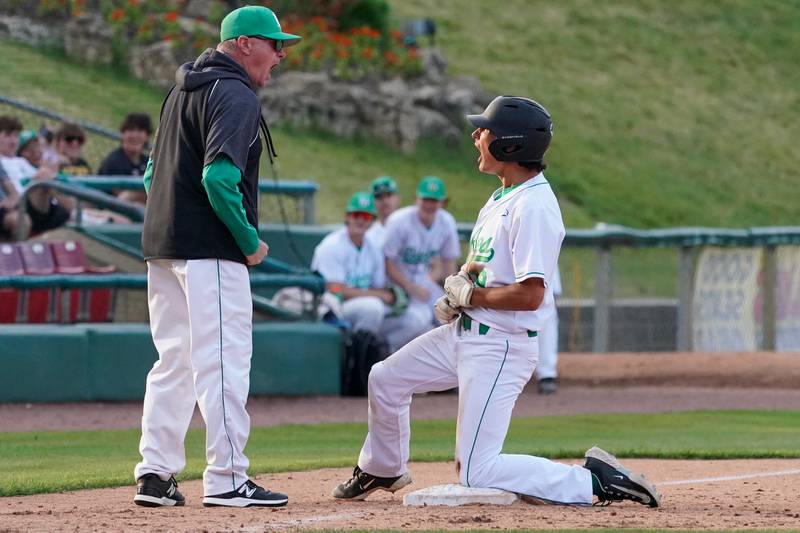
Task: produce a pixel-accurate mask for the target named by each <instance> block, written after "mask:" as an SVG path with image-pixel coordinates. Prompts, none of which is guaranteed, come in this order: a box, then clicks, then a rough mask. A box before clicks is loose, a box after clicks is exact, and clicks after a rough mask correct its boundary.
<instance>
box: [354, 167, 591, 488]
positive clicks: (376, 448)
mask: <svg viewBox="0 0 800 533" xmlns="http://www.w3.org/2000/svg"><path fill="white" fill-rule="evenodd" d="M564 233H565V232H564V225H563V223H562V221H561V213H560V211H559V208H558V203H557V202H556V199H555V196H554V195H553V192H552V190H551V189H550V186H549V184H548V183H547V180H545V179H544V176H542V175H541V174H539V175H537V176H536V177H535V178H533V179H531V180H528V181H527V182H525V183H523V184H521V185H519V186H518V187H515V188H513V189H509V190H505V191H503V190H500V191H498V192H497V193H496V194H495V195H493V197H492V198H491V199H490V200H489V201H488V202H487V204H486V206H485V207H484V208H483V210H481V213H480V215H479V217H478V224H477V225H476V227H475V231H473V234H472V240H471V244H472V253H471V259H473V260H476V261H482V262H483V263H485V264H486V266H487V267H488V270H486V274H483V275H482V284H484V285H485V286H489V287H498V286H501V285H508V284H509V283H514V282H517V281H522V280H525V279H527V278H530V277H541V278H544V280H545V282H546V283H547V284H548V285H549V284H550V279H551V275H552V273H553V272H554V269H555V268H556V260H557V259H558V252H559V248H560V246H561V241H562V239H563V238H564ZM388 243H389V241H388V240H387V246H388ZM546 292H547V293H548V297H547V299H546V301H545V302H544V303H543V304H542V307H541V308H540V309H539V310H537V311H529V312H513V311H490V310H488V309H482V308H471V309H468V312H469V314H470V315H472V317H473V321H472V322H473V323H472V324H471V325H470V326H469V327H467V324H466V323H465V321H464V319H463V318H461V319H459V320H457V321H454V322H452V323H450V324H446V325H444V326H441V327H439V328H436V329H434V330H432V331H429V332H428V333H426V334H424V335H422V336H420V337H417V338H416V339H414V340H413V341H411V342H409V343H408V344H407V345H405V346H404V347H403V348H401V349H400V350H398V351H397V352H395V353H394V354H392V356H390V357H389V358H387V359H386V360H384V361H381V362H380V363H377V364H376V365H375V366H373V367H372V371H371V373H370V376H369V400H370V403H369V414H368V416H369V418H368V423H369V433H368V434H367V437H366V439H365V440H364V445H363V447H362V448H361V454H360V456H359V460H358V466H359V467H360V468H361V469H362V470H364V471H365V472H369V473H370V474H372V475H375V476H382V477H393V476H399V475H401V474H403V473H404V472H406V471H407V469H408V459H409V440H410V436H411V424H410V421H411V416H410V405H411V397H412V394H415V393H424V392H430V391H441V390H447V389H450V388H453V387H458V389H459V391H458V394H459V402H458V422H457V424H456V460H457V464H458V465H459V466H460V468H459V469H458V475H459V480H460V482H461V483H462V484H463V485H465V486H468V487H492V488H498V489H502V490H507V491H510V492H516V493H519V494H525V495H529V496H533V497H536V498H538V499H542V500H548V501H551V502H555V503H565V504H590V503H591V502H592V480H591V474H590V472H589V470H587V469H586V468H583V467H581V466H578V465H566V464H561V463H555V462H553V461H550V460H548V459H545V458H542V457H534V456H529V455H523V454H504V453H502V450H503V441H504V440H505V436H506V433H507V432H508V427H509V424H510V422H511V414H512V410H513V408H514V404H515V402H516V399H517V397H518V396H519V394H520V393H521V392H522V390H523V388H524V387H525V384H526V383H527V382H528V380H530V378H531V376H532V374H533V371H534V368H535V367H536V362H537V359H538V348H539V342H538V341H539V339H538V337H537V336H531V335H529V334H528V333H527V332H526V331H525V329H529V330H538V327H539V323H540V321H542V320H543V318H542V317H543V315H544V314H547V313H550V312H552V308H553V295H552V288H549V289H548V291H546ZM475 320H479V321H480V322H483V323H484V324H485V325H489V326H490V328H489V329H488V330H486V329H483V328H480V327H475V326H474V321H475Z"/></svg>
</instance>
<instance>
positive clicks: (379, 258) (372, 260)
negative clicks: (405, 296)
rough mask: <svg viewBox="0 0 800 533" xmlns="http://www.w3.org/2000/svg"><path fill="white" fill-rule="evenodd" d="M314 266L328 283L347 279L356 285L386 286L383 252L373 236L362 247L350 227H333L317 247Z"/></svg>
mask: <svg viewBox="0 0 800 533" xmlns="http://www.w3.org/2000/svg"><path fill="white" fill-rule="evenodd" d="M311 269H312V270H316V271H318V272H319V273H320V274H322V277H323V278H325V281H326V282H328V283H344V284H345V285H347V286H348V287H353V288H356V289H376V288H383V287H385V286H386V270H385V265H384V261H383V254H382V253H381V251H380V249H379V248H378V247H377V246H376V245H375V244H374V243H373V242H372V241H371V240H370V239H364V244H363V245H361V246H360V247H358V246H356V245H355V244H353V241H351V240H350V237H349V236H348V235H347V228H346V227H342V228H339V229H338V230H336V231H334V232H333V233H331V234H330V235H328V236H327V237H325V238H324V239H322V242H320V243H319V244H318V245H317V247H316V249H315V250H314V258H313V259H312V260H311Z"/></svg>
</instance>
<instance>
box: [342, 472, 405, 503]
mask: <svg viewBox="0 0 800 533" xmlns="http://www.w3.org/2000/svg"><path fill="white" fill-rule="evenodd" d="M409 483H411V474H409V473H408V472H406V473H405V474H403V475H401V476H397V477H378V476H373V475H372V474H367V473H366V472H364V471H363V470H361V469H360V468H359V467H355V469H354V470H353V477H352V478H350V479H349V480H347V481H345V482H344V483H342V484H341V485H339V486H337V487H336V488H335V489H333V492H332V493H331V494H332V496H333V497H334V498H339V499H342V500H363V499H365V498H366V497H367V496H369V495H370V494H372V493H373V492H375V491H376V490H385V491H387V492H396V491H398V490H400V489H402V488H403V487H405V486H406V485H408V484H409Z"/></svg>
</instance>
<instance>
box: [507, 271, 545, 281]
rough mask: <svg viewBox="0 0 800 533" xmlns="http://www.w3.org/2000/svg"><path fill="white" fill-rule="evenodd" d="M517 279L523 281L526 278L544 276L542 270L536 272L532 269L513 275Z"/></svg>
mask: <svg viewBox="0 0 800 533" xmlns="http://www.w3.org/2000/svg"><path fill="white" fill-rule="evenodd" d="M514 278H515V279H516V280H517V281H524V280H526V279H528V278H544V272H537V271H535V270H532V271H530V272H526V273H525V274H517V275H516V276H514Z"/></svg>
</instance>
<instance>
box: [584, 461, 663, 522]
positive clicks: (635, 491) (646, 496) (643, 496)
mask: <svg viewBox="0 0 800 533" xmlns="http://www.w3.org/2000/svg"><path fill="white" fill-rule="evenodd" d="M584 468H586V469H588V470H589V471H590V472H591V473H592V476H593V477H594V478H596V480H597V483H598V484H599V486H600V490H599V494H596V496H597V498H598V499H599V502H598V503H599V504H600V505H608V504H610V503H611V502H619V501H622V500H631V501H634V502H636V503H641V504H642V505H649V506H650V507H658V506H659V505H660V504H661V496H660V495H659V494H658V492H657V491H656V487H655V485H653V484H652V483H650V482H649V481H647V479H645V477H644V476H643V475H642V474H637V473H636V472H631V471H630V470H628V469H627V468H625V467H624V466H622V465H621V464H620V463H619V461H618V460H617V458H616V457H614V456H613V455H611V454H610V453H608V452H607V451H605V450H601V449H600V448H598V447H597V446H595V447H593V448H592V449H590V450H589V451H588V452H586V463H585V464H584ZM593 485H594V484H593Z"/></svg>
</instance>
